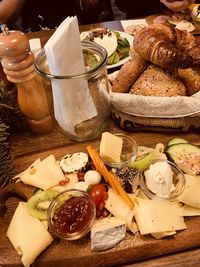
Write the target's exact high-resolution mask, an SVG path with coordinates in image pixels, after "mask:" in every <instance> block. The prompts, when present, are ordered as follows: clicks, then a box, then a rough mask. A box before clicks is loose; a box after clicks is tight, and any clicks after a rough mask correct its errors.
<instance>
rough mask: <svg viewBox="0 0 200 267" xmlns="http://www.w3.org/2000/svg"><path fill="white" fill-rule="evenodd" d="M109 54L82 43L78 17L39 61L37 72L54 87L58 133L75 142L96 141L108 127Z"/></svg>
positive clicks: (53, 39) (63, 28)
mask: <svg viewBox="0 0 200 267" xmlns="http://www.w3.org/2000/svg"><path fill="white" fill-rule="evenodd" d="M106 61H107V53H106V50H105V49H104V48H103V47H101V46H98V45H96V44H95V43H93V42H82V43H81V41H80V33H79V28H78V21H77V18H76V17H68V18H66V19H65V20H64V21H63V22H62V23H61V25H60V26H59V27H58V28H57V30H56V31H55V33H54V34H53V35H52V37H51V38H50V39H49V40H48V42H47V43H46V45H45V46H44V49H43V50H42V51H41V52H40V54H39V55H38V56H37V57H36V61H35V68H36V71H37V72H38V74H39V75H41V76H42V77H43V81H44V83H46V84H51V90H52V114H53V116H54V119H55V123H56V126H57V127H58V129H59V130H60V131H61V132H63V133H64V134H66V135H67V136H68V137H69V138H70V139H72V140H75V141H84V140H88V139H93V138H95V137H97V136H99V135H100V133H101V132H102V131H103V130H104V128H105V126H106V121H107V118H108V116H109V109H110V94H109V85H108V79H107V68H106Z"/></svg>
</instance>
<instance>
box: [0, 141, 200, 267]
mask: <svg viewBox="0 0 200 267" xmlns="http://www.w3.org/2000/svg"><path fill="white" fill-rule="evenodd" d="M83 147H84V146H83ZM83 150H84V149H83ZM63 151H64V148H62V149H61V150H59V149H58V150H57V155H59V154H62V153H63ZM68 152H69V150H68ZM42 154H43V156H44V155H45V154H46V155H48V154H47V153H42ZM36 156H38V155H37V154H35V155H34V156H25V157H24V158H23V161H22V162H26V163H25V164H24V163H23V164H22V165H21V167H20V164H19V161H16V163H17V165H18V167H19V171H22V170H24V167H25V166H26V167H27V166H29V165H30V163H32V161H33V159H35V158H36ZM24 160H25V161H24ZM11 187H14V188H15V189H16V190H19V191H21V192H23V193H24V194H25V195H26V196H27V198H29V197H30V196H31V195H32V194H33V192H34V190H35V189H34V188H33V187H31V186H27V185H24V184H22V183H18V184H15V185H11ZM3 190H5V189H3ZM17 204H18V200H16V199H14V198H12V199H9V201H8V203H7V206H8V210H7V212H6V214H5V216H4V217H3V219H1V220H0V229H1V235H0V239H1V242H0V249H1V263H2V264H3V266H14V265H15V266H22V265H21V263H20V257H19V256H17V254H16V251H15V250H14V249H13V247H12V245H11V244H10V242H9V241H8V239H7V238H6V235H5V232H6V231H7V228H8V225H9V223H10V220H11V218H12V216H13V213H14V210H15V209H16V206H17ZM185 223H186V225H187V229H186V230H183V231H179V232H178V233H177V234H176V235H175V236H171V237H166V238H164V239H161V240H156V239H154V238H152V236H150V235H145V236H141V235H140V234H139V233H136V234H135V235H133V234H131V233H129V232H128V233H127V234H126V238H125V239H124V240H122V241H121V242H120V243H119V244H118V245H117V246H116V247H114V248H111V249H109V250H106V251H101V252H95V251H91V246H90V238H89V236H88V235H86V236H85V237H84V238H82V239H80V240H76V241H73V242H71V241H66V240H59V239H55V240H54V242H53V244H52V245H51V246H50V247H48V248H47V249H46V250H44V251H43V252H42V253H41V254H40V256H39V257H38V258H37V259H36V260H35V262H34V265H35V266H46V265H47V264H48V265H50V266H55V264H56V265H58V266H65V264H66V262H67V264H69V265H70V266H77V265H78V264H79V262H81V263H82V266H94V265H95V266H111V265H113V264H115V266H116V265H120V264H125V263H127V262H136V261H141V260H145V259H149V258H152V257H158V256H161V255H166V254H169V253H172V252H178V251H182V250H186V249H189V248H195V247H198V246H200V241H199V238H198V237H199V234H200V230H198V229H200V220H199V217H190V218H186V219H185ZM77 249H78V250H79V254H78V255H77V253H76V251H77ZM55 255H56V257H55Z"/></svg>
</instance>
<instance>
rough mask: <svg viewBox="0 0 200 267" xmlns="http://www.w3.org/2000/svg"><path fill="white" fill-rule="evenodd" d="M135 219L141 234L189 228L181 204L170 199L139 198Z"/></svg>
mask: <svg viewBox="0 0 200 267" xmlns="http://www.w3.org/2000/svg"><path fill="white" fill-rule="evenodd" d="M135 219H136V222H137V225H138V228H139V231H140V233H141V235H145V234H151V233H160V232H166V231H170V232H171V231H176V230H182V229H185V228H187V227H186V224H185V222H184V218H183V217H182V216H180V206H179V205H178V204H176V203H173V202H169V201H158V200H150V199H142V198H137V204H136V206H135Z"/></svg>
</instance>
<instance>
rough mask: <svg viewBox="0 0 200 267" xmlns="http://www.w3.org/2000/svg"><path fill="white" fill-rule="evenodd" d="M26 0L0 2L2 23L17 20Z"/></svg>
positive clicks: (0, 20) (0, 19) (4, 0)
mask: <svg viewBox="0 0 200 267" xmlns="http://www.w3.org/2000/svg"><path fill="white" fill-rule="evenodd" d="M25 1H26V0H1V2H0V23H1V24H3V23H8V22H10V21H13V20H15V19H16V18H17V17H18V16H19V15H20V12H21V9H22V7H23V4H24V2H25Z"/></svg>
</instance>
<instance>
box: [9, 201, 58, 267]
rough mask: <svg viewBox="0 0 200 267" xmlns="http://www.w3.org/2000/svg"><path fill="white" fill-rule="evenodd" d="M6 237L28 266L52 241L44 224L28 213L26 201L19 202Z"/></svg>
mask: <svg viewBox="0 0 200 267" xmlns="http://www.w3.org/2000/svg"><path fill="white" fill-rule="evenodd" d="M7 237H8V238H9V240H10V242H11V243H12V245H13V246H14V248H15V249H16V251H17V253H18V254H19V255H22V258H21V260H22V263H23V265H24V266H26V267H28V266H30V264H31V263H33V262H34V260H35V259H36V257H37V256H38V255H39V254H40V253H41V252H42V251H43V250H44V249H45V248H46V247H47V246H49V245H50V244H51V242H52V241H53V238H52V237H51V235H50V234H49V232H48V231H47V230H46V229H45V227H44V225H43V224H42V223H41V222H40V221H39V220H38V219H36V218H34V217H32V216H30V215H29V213H28V211H27V208H26V203H24V202H20V203H19V205H18V207H17V209H16V211H15V213H14V215H13V218H12V220H11V223H10V225H9V227H8V230H7Z"/></svg>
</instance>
